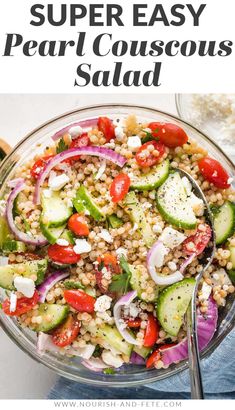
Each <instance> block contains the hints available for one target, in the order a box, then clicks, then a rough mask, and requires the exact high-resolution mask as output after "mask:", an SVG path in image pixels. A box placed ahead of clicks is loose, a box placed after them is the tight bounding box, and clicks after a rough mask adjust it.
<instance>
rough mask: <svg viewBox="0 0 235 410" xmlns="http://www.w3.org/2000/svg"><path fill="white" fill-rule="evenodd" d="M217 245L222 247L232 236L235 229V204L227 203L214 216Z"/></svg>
mask: <svg viewBox="0 0 235 410" xmlns="http://www.w3.org/2000/svg"><path fill="white" fill-rule="evenodd" d="M214 228H215V237H216V244H217V245H220V244H221V243H223V242H225V241H226V240H227V239H228V238H229V237H230V236H232V234H233V232H234V229H235V204H233V203H232V202H229V201H226V202H225V203H224V204H223V205H222V206H221V207H220V208H219V209H218V211H217V213H216V215H215V216H214Z"/></svg>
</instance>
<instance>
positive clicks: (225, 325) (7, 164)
mask: <svg viewBox="0 0 235 410" xmlns="http://www.w3.org/2000/svg"><path fill="white" fill-rule="evenodd" d="M131 113H132V114H135V115H136V116H137V118H138V119H139V120H141V121H142V122H150V121H163V122H173V123H175V124H177V125H179V126H181V127H183V128H184V129H185V131H186V133H187V134H188V135H189V136H190V137H192V138H194V139H195V140H197V141H198V143H199V144H201V145H202V146H203V147H204V148H206V149H208V151H209V152H210V153H211V155H212V156H214V157H215V158H217V160H219V161H220V162H221V163H222V164H223V166H224V167H225V168H226V169H227V171H228V172H229V174H230V175H231V176H232V175H233V174H234V173H235V172H234V171H235V168H234V165H233V163H232V162H231V161H230V159H229V158H228V157H227V156H226V155H225V154H224V153H223V151H222V150H221V149H220V148H219V147H218V146H217V145H216V144H215V143H214V142H213V141H212V140H210V138H209V137H207V136H206V135H204V134H202V132H200V131H198V130H197V129H196V128H194V127H193V126H191V125H189V124H188V123H186V122H184V121H182V120H180V119H178V118H177V117H174V116H172V115H169V114H167V113H164V112H160V111H157V110H155V109H153V108H147V107H141V106H133V105H131V106H129V105H124V104H122V105H120V104H109V105H97V106H92V107H86V108H81V109H78V110H74V111H72V112H69V113H66V114H62V115H61V116H59V117H57V118H54V119H52V120H50V121H48V122H47V123H45V124H43V125H41V126H40V127H38V128H37V129H35V130H33V131H32V132H31V133H30V134H28V135H27V136H26V137H25V138H24V139H23V140H22V141H21V142H20V143H19V144H18V145H17V146H16V147H15V148H14V149H13V151H12V152H11V153H10V154H9V155H8V156H7V157H6V158H5V159H4V161H3V162H2V164H1V167H0V195H1V196H2V194H3V192H4V191H5V189H6V186H7V181H8V180H10V179H11V178H12V177H13V174H14V171H15V169H16V168H17V167H18V166H20V165H21V164H22V163H24V162H25V161H26V160H28V159H29V158H31V157H33V156H34V155H35V153H40V152H42V150H43V149H44V148H45V147H46V146H47V145H48V144H49V142H48V141H50V137H51V136H52V135H53V134H54V133H55V132H56V131H58V130H60V129H61V128H63V127H64V126H65V125H68V124H70V123H71V124H72V123H74V122H77V121H80V120H85V119H89V118H94V117H98V116H108V117H110V118H113V119H114V118H115V119H117V118H122V117H126V116H127V115H128V114H131ZM1 196H0V197H1ZM0 298H1V296H0ZM0 323H1V326H2V328H3V329H4V330H5V332H6V333H7V334H8V335H9V337H10V338H11V340H13V341H14V342H15V343H16V344H17V345H18V346H19V347H20V348H21V349H22V350H23V351H25V352H26V353H27V354H28V355H29V356H31V357H32V358H33V359H35V360H36V361H37V362H39V363H42V364H44V365H45V366H47V367H49V368H50V369H52V370H54V371H55V372H57V373H58V374H60V375H61V376H64V377H66V378H68V379H72V380H75V381H78V382H83V383H88V384H93V385H106V386H112V387H118V386H119V387H128V386H137V385H140V384H145V383H151V382H157V381H158V380H161V379H164V378H167V377H170V376H172V375H174V374H176V373H178V372H180V371H182V370H184V369H186V368H187V367H188V364H187V361H183V362H180V363H178V364H174V365H171V366H170V367H169V368H168V369H160V370H157V369H150V370H147V369H145V368H144V367H142V366H134V365H131V366H125V367H123V368H121V369H120V370H119V371H118V372H117V373H116V374H114V375H104V374H98V373H94V372H91V371H90V370H88V369H86V368H85V367H83V366H82V365H81V364H80V359H79V358H68V357H65V356H62V355H59V356H58V355H56V354H54V353H46V354H44V355H42V356H41V355H39V354H38V353H37V351H36V337H35V334H34V333H33V332H31V331H29V330H27V329H22V328H21V327H20V326H19V325H18V324H17V321H16V320H15V319H12V318H10V317H7V316H5V315H4V314H3V313H2V311H1V310H0ZM234 323H235V301H234V298H233V296H230V297H229V298H228V299H227V304H226V306H225V307H224V308H222V309H221V310H220V315H219V323H218V328H217V331H216V334H215V336H214V338H213V340H212V341H211V343H210V344H209V345H208V347H207V348H206V349H205V350H204V352H203V354H202V356H203V357H206V356H208V355H210V354H211V353H212V352H213V350H214V349H215V348H216V347H217V346H218V345H219V344H220V343H221V341H222V340H223V339H224V337H225V336H226V335H227V334H228V333H229V332H230V331H231V329H232V328H233V326H234Z"/></svg>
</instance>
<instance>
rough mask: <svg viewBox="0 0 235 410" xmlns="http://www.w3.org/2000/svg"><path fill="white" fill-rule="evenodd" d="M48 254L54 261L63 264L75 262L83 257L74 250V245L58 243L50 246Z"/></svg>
mask: <svg viewBox="0 0 235 410" xmlns="http://www.w3.org/2000/svg"><path fill="white" fill-rule="evenodd" d="M48 256H49V258H50V259H51V260H52V261H53V262H57V263H63V264H74V263H77V262H78V261H79V260H80V258H81V257H80V255H77V254H76V253H75V252H74V250H73V245H68V246H60V245H57V244H56V243H55V244H54V245H50V246H49V247H48Z"/></svg>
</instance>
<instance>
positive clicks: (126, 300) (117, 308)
mask: <svg viewBox="0 0 235 410" xmlns="http://www.w3.org/2000/svg"><path fill="white" fill-rule="evenodd" d="M136 296H137V292H136V290H133V291H132V292H128V293H127V294H126V295H124V296H122V297H121V298H120V299H119V300H118V302H117V303H116V304H115V305H114V308H113V316H114V321H115V324H116V326H117V329H118V331H119V332H120V333H121V335H122V337H123V338H124V339H125V340H126V342H128V343H130V344H132V345H138V344H139V343H138V342H137V341H136V339H135V338H134V337H133V336H132V335H131V334H130V333H129V331H128V330H127V329H126V328H125V327H123V324H124V323H123V320H122V318H121V309H122V307H123V306H128V305H130V303H131V302H132V300H133V299H135V298H136Z"/></svg>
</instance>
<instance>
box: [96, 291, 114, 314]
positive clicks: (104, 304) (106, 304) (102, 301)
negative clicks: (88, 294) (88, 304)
mask: <svg viewBox="0 0 235 410" xmlns="http://www.w3.org/2000/svg"><path fill="white" fill-rule="evenodd" d="M111 302H112V298H111V297H110V296H107V295H102V296H100V297H98V298H97V299H96V302H95V307H94V308H95V311H96V312H100V313H103V312H105V311H106V310H109V308H110V306H111Z"/></svg>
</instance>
